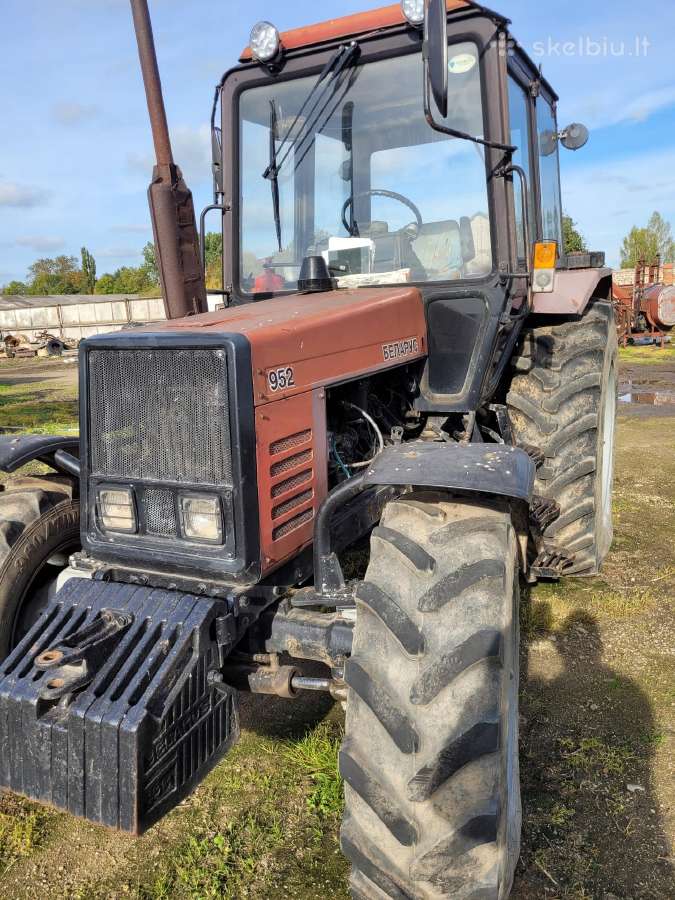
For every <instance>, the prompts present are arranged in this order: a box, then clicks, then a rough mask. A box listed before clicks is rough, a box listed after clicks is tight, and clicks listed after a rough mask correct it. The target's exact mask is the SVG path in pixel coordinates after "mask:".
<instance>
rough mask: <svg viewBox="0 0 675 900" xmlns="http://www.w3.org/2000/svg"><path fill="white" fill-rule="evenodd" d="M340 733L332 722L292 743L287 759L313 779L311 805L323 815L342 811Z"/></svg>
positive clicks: (309, 797) (338, 813)
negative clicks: (339, 763) (339, 755)
mask: <svg viewBox="0 0 675 900" xmlns="http://www.w3.org/2000/svg"><path fill="white" fill-rule="evenodd" d="M339 749H340V736H339V735H337V734H335V732H334V729H331V727H330V726H328V725H321V726H319V727H318V728H316V729H314V731H310V732H309V734H307V735H306V736H305V737H304V738H303V739H302V740H300V741H298V742H297V743H291V744H289V745H288V746H287V747H286V749H285V751H284V755H285V757H286V759H287V760H288V761H289V762H290V763H291V764H292V765H293V766H295V767H296V768H297V770H298V771H299V772H302V773H303V775H305V776H306V777H307V778H309V780H310V782H311V784H312V789H311V790H310V792H309V794H308V796H307V805H308V806H309V807H310V808H311V809H313V810H315V811H316V812H317V813H319V814H320V815H322V816H339V815H341V814H342V807H343V795H342V779H341V778H340V773H339V771H338V751H339Z"/></svg>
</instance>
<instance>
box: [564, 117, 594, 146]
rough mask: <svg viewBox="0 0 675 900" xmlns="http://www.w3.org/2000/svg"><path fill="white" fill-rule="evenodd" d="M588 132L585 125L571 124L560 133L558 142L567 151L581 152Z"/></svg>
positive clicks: (586, 140) (587, 137)
mask: <svg viewBox="0 0 675 900" xmlns="http://www.w3.org/2000/svg"><path fill="white" fill-rule="evenodd" d="M589 137H590V132H589V130H588V128H586V126H585V125H581V124H580V123H579V122H573V123H572V124H571V125H568V126H567V128H565V129H564V130H563V131H561V132H560V142H561V144H562V145H563V147H565V148H567V150H581V148H582V147H585V146H586V144H587V143H588V139H589Z"/></svg>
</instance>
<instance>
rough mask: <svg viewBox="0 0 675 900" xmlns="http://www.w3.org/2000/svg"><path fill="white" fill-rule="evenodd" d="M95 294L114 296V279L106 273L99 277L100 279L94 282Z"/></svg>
mask: <svg viewBox="0 0 675 900" xmlns="http://www.w3.org/2000/svg"><path fill="white" fill-rule="evenodd" d="M95 293H97V294H114V293H115V278H114V277H113V276H112V275H110V274H108V273H106V274H105V275H101V277H100V278H99V279H98V280H97V282H96V291H95Z"/></svg>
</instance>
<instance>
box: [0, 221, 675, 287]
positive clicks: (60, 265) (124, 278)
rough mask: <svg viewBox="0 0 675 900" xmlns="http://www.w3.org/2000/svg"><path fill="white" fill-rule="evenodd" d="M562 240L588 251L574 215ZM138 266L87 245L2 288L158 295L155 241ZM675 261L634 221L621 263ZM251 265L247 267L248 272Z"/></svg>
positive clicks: (210, 277)
mask: <svg viewBox="0 0 675 900" xmlns="http://www.w3.org/2000/svg"><path fill="white" fill-rule="evenodd" d="M563 241H564V252H565V253H581V252H583V251H585V250H587V249H588V248H587V246H586V240H585V238H584V236H583V234H582V233H581V232H580V231H579V229H578V227H577V224H576V222H575V221H574V220H573V219H572V217H571V216H569V215H567V214H564V215H563ZM142 256H143V262H142V263H141V265H140V266H121V267H120V268H119V269H116V270H115V271H114V272H106V273H105V274H103V275H101V276H100V277H99V276H97V270H96V260H95V259H94V256H93V255H92V254H91V253H90V252H89V250H87V248H86V247H83V248H82V250H81V252H80V259H79V260H78V259H77V257H75V256H56V257H53V258H52V257H44V258H42V259H38V260H36V261H35V262H34V263H33V264H32V265H31V266H29V268H28V274H27V277H26V280H25V281H10V282H9V284H6V285H5V286H4V287H0V294H4V295H10V296H11V295H14V296H16V295H25V296H29V297H30V296H33V297H44V296H47V295H50V294H145V295H148V296H154V295H156V294H157V291H158V290H159V272H158V269H157V259H156V257H155V245H154V244H153V243H151V242H150V241H148V243H147V244H146V245H145V247H143V250H142ZM245 256H248V257H250V259H245V260H244V263H245V268H246V266H248V269H250V270H251V271H254V270H255V273H256V274H257V273H258V271H259V270H260V263H259V261H258V260H256V259H255V258H254V257H253V255H252V254H245ZM222 257H223V237H222V235H221V234H217V233H216V232H213V231H210V232H208V234H207V235H206V286H207V287H208V288H209V290H221V289H222V286H223V285H222V280H223V278H222ZM657 257H660V259H661V262H662V263H669V262H675V240H673V233H672V228H671V225H670V223H669V222H667V221H666V220H665V219H664V218H663V216H662V215H661V214H660V213H658V212H655V213H654V214H653V215H652V216H651V218H650V220H649V222H648V223H647V226H646V227H645V228H640V227H638V226H635V227H634V228H632V229H631V230H630V232H629V234H628V235H627V236H626V237H625V239H624V241H623V245H622V247H621V267H622V268H623V269H632V268H635V266H636V265H637V264H638V263H639V262H640V261H643V262H645V263H647V264H648V265H650V264H651V265H653V264H655V263H656V259H657ZM248 269H247V271H248Z"/></svg>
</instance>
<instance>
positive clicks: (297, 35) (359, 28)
mask: <svg viewBox="0 0 675 900" xmlns="http://www.w3.org/2000/svg"><path fill="white" fill-rule="evenodd" d="M445 5H446V7H447V9H448V11H449V12H452V11H454V10H456V9H466V8H469V7H471V6H473V5H474V4H473V3H471V2H470V0H446V4H445ZM405 24H406V18H405V16H404V15H403V11H402V10H401V5H400V3H396V4H394V5H393V6H381V7H380V8H379V9H370V10H367V11H366V12H362V13H356V14H354V15H351V16H343V17H342V18H340V19H328V21H326V22H319V23H318V24H316V25H304V26H303V27H302V28H294V29H292V30H291V31H284V32H282V33H281V44H282V46H283V47H284V49H285V50H297V49H299V48H300V47H309V46H314V45H316V44H323V43H326V42H327V41H335V40H340V39H342V38H347V37H353V36H355V35H358V34H365V33H367V32H370V31H378V30H379V29H381V28H391V27H392V26H394V25H405ZM251 58H252V53H251V48H250V47H246V49H245V50H244V51H243V52H242V54H241V56H240V57H239V59H240V61H241V62H247V61H248V60H250V59H251Z"/></svg>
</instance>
